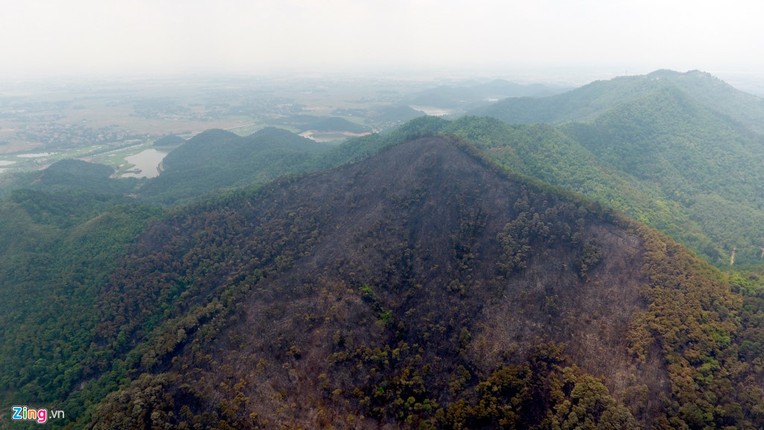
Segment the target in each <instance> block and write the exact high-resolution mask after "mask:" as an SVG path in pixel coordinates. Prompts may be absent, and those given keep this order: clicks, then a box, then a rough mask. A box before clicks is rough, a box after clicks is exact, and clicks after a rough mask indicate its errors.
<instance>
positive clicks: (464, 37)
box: [0, 0, 764, 77]
mask: <svg viewBox="0 0 764 430" xmlns="http://www.w3.org/2000/svg"><path fill="white" fill-rule="evenodd" d="M1 4H2V9H1V11H2V13H1V14H0V76H1V77H25V76H46V75H83V74H86V75H104V74H110V75H134V74H163V75H164V74H179V73H180V74H182V73H187V72H189V73H206V72H230V73H252V74H274V73H281V74H295V73H299V74H315V73H324V72H330V73H334V72H351V73H352V72H367V73H368V72H370V71H374V70H377V71H389V72H410V71H411V72H416V71H422V72H430V71H439V72H442V73H447V72H449V71H458V72H472V71H474V72H476V73H485V72H490V73H494V72H495V73H500V72H502V71H512V70H519V69H550V70H551V69H555V70H566V69H589V68H591V69H597V68H599V69H609V70H616V71H619V72H621V73H623V72H627V71H628V72H629V73H643V72H649V71H651V70H653V69H657V68H671V69H676V70H682V71H684V70H688V69H701V70H706V71H712V72H713V71H725V72H751V73H756V74H760V75H764V25H762V17H764V6H763V5H764V2H759V1H735V0H726V1H723V2H722V1H720V0H716V1H705V0H696V1H671V0H648V1H642V0H639V1H637V0H630V1H621V0H524V1H506V0H504V1H499V0H496V1H494V0H471V1H466V0H465V1H456V0H373V1H372V0H292V1H290V0H254V1H245V0H214V1H211V0H183V1H181V0H177V1H175V0H173V1H170V0H129V1H128V0H65V1H64V0H23V1H13V0H2V3H1Z"/></svg>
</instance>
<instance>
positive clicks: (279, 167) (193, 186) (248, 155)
mask: <svg viewBox="0 0 764 430" xmlns="http://www.w3.org/2000/svg"><path fill="white" fill-rule="evenodd" d="M328 148H329V147H327V146H326V145H322V144H319V143H316V142H314V141H312V140H310V139H306V138H304V137H300V136H298V135H296V134H294V133H291V132H289V131H286V130H282V129H278V128H272V127H269V128H265V129H262V130H260V131H258V132H256V133H254V134H252V135H250V136H247V137H239V136H237V135H235V134H233V133H231V132H228V131H224V130H208V131H205V132H203V133H200V134H198V135H196V136H194V137H193V138H191V139H189V140H188V141H187V142H186V143H184V144H183V145H181V146H179V147H178V148H176V149H174V150H173V151H171V152H170V153H169V154H167V157H165V159H164V160H163V162H162V174H161V175H159V176H158V177H156V178H153V179H152V180H151V181H149V182H148V183H147V184H146V185H145V186H143V187H142V189H141V190H140V194H141V196H143V197H145V198H147V199H149V200H153V201H161V202H165V203H173V202H177V201H182V200H189V199H192V198H194V197H198V196H200V195H203V194H205V193H208V192H212V191H219V190H221V189H226V188H235V187H241V186H246V185H252V184H262V183H265V182H268V181H270V180H272V179H275V178H277V177H279V176H282V175H287V174H289V173H295V172H298V171H299V170H301V169H303V168H304V167H302V165H303V164H304V163H305V162H307V161H308V160H309V159H310V157H311V156H312V155H315V154H318V153H320V152H322V151H325V150H327V149H328Z"/></svg>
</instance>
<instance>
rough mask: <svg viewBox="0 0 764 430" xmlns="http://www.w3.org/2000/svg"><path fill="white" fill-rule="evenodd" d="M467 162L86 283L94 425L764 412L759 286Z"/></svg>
mask: <svg viewBox="0 0 764 430" xmlns="http://www.w3.org/2000/svg"><path fill="white" fill-rule="evenodd" d="M474 154H475V153H474V150H471V149H469V148H464V147H461V146H459V145H457V144H455V143H453V142H451V141H448V140H446V139H443V138H426V139H423V140H417V141H412V142H408V143H405V144H401V145H396V146H394V147H392V148H391V149H388V150H385V151H383V152H381V153H380V154H379V155H377V156H374V157H372V158H370V159H367V160H366V161H362V162H360V163H357V164H352V165H349V166H347V167H343V168H341V169H336V170H332V171H329V172H326V173H316V174H312V175H309V176H307V177H304V178H300V179H292V180H283V181H279V182H277V183H275V184H272V185H269V186H267V187H265V188H262V189H260V190H259V191H256V192H250V193H240V194H236V195H232V196H230V197H228V198H225V199H222V200H220V201H217V202H211V203H209V204H205V205H197V206H193V207H190V208H188V209H186V210H184V211H182V212H180V213H177V214H176V215H174V216H172V217H170V218H168V219H166V220H164V221H161V222H159V223H155V224H154V225H153V226H152V227H151V228H150V229H148V230H147V231H146V232H145V233H144V234H143V235H142V237H141V238H140V239H139V240H138V241H137V243H136V245H135V246H134V247H133V248H132V250H131V252H130V254H129V255H128V256H126V257H125V258H124V259H123V260H122V261H121V263H120V265H119V267H118V268H117V269H116V270H115V272H114V274H113V275H112V277H111V278H110V280H109V281H108V282H107V283H105V285H104V286H103V288H101V289H100V290H99V294H98V303H99V304H98V306H97V308H98V309H99V312H100V315H101V316H100V318H99V320H100V323H99V324H98V326H97V327H96V330H95V333H94V337H93V351H92V354H93V355H94V356H95V357H100V358H99V359H98V360H97V361H94V362H92V364H91V366H92V367H90V368H88V370H86V371H85V373H86V374H90V375H99V374H100V375H107V374H109V369H111V373H110V375H111V376H108V378H111V379H116V380H123V381H125V382H127V381H126V380H125V379H124V378H127V380H129V381H130V382H128V383H126V384H124V385H121V387H120V388H119V389H118V390H117V391H115V392H114V393H112V394H110V395H109V396H107V397H106V398H105V399H104V401H103V402H101V404H100V405H99V406H98V407H97V408H96V409H95V411H94V414H93V416H92V418H91V419H92V421H93V423H95V428H115V427H136V426H138V427H142V426H145V425H151V426H164V425H168V424H169V425H172V426H182V425H187V426H190V427H193V426H201V427H205V426H207V427H208V426H217V427H222V428H229V427H230V428H256V427H266V428H274V427H280V426H286V427H300V426H301V427H305V428H321V427H328V426H333V427H335V428H379V427H381V426H384V425H392V426H393V427H398V426H401V427H417V428H422V427H424V428H428V427H435V428H482V427H488V428H499V427H506V426H516V427H523V428H527V427H533V426H540V427H541V428H554V427H555V426H561V425H563V424H564V425H568V426H575V425H587V423H588V424H590V425H601V426H604V427H606V428H638V427H661V426H664V427H665V426H675V427H682V426H685V425H686V426H689V427H690V428H702V427H703V426H712V427H723V426H737V427H740V428H746V427H749V428H752V427H755V426H761V425H762V424H764V421H763V420H764V414H762V412H764V411H762V410H760V405H761V404H762V403H761V402H762V401H764V397H762V394H763V393H762V390H761V388H760V386H759V385H757V381H761V378H762V373H761V372H762V370H761V367H760V366H761V363H760V360H761V357H759V356H756V355H755V351H756V350H757V348H761V347H762V345H761V340H762V339H760V338H758V337H756V336H755V335H751V333H752V332H750V331H749V329H750V328H751V327H748V326H744V325H743V321H746V318H748V319H750V318H754V317H756V315H758V313H756V312H758V310H760V307H761V303H760V301H758V302H757V301H756V300H760V299H755V298H747V299H745V300H747V301H746V302H745V303H747V304H748V306H749V308H746V307H745V305H744V298H743V297H742V296H740V295H738V294H736V293H733V292H732V291H731V290H730V285H729V283H728V281H726V280H725V278H724V277H722V275H721V274H719V273H718V272H716V271H715V270H713V269H712V268H710V267H709V266H708V265H707V264H705V263H703V262H702V261H700V260H698V259H697V258H695V257H692V256H691V255H689V254H688V253H687V252H685V251H683V250H682V248H681V247H680V246H678V245H676V244H675V243H674V242H672V241H671V240H670V239H667V238H665V237H663V236H661V235H659V234H657V233H656V232H654V231H652V230H649V229H647V228H644V227H641V226H639V225H637V224H633V223H631V222H629V221H626V220H624V219H621V218H620V217H618V216H617V215H615V214H613V213H611V212H608V211H605V210H603V209H600V208H598V207H595V206H592V205H589V204H584V203H581V202H579V201H577V200H575V199H572V198H570V197H564V196H561V195H560V194H558V193H556V192H553V191H551V190H548V189H545V188H543V187H539V186H536V185H531V184H529V183H527V182H525V181H524V180H522V179H520V178H518V177H515V176H512V175H508V174H506V173H504V172H503V171H502V170H500V169H499V168H497V167H496V166H494V165H493V164H491V162H489V161H485V160H484V159H482V158H481V157H480V156H477V155H474ZM391 170H395V172H396V174H394V175H391V174H390V172H391ZM755 306H758V308H757V307H755ZM735 315H739V316H743V319H742V320H741V319H740V318H738V317H736V316H735ZM759 323H760V322H759ZM756 324H758V323H756ZM747 336H749V337H747ZM104 372H106V373H104ZM104 378H107V377H106V376H102V377H101V379H100V381H103V380H104ZM94 381H96V380H94V379H90V382H89V384H93V385H91V387H96V386H97V385H96V384H95V382H94ZM191 381H193V382H191ZM89 389H91V388H89V387H87V386H86V387H85V389H84V393H85V394H87V393H88V390H89ZM93 389H94V388H93ZM184 423H185V424H184Z"/></svg>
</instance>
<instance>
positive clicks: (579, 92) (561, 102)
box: [471, 70, 764, 132]
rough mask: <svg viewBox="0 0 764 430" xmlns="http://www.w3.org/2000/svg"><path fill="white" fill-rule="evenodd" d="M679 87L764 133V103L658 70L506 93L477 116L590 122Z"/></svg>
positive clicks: (696, 74) (708, 80)
mask: <svg viewBox="0 0 764 430" xmlns="http://www.w3.org/2000/svg"><path fill="white" fill-rule="evenodd" d="M666 89H676V90H679V91H681V92H682V93H684V94H686V95H687V96H689V97H690V98H692V99H693V100H694V101H696V102H698V103H700V104H701V105H703V106H704V107H706V108H708V109H711V110H713V111H715V112H717V113H720V114H723V115H725V116H728V117H729V118H731V119H733V120H735V121H738V122H740V123H742V124H744V125H745V126H747V127H750V128H752V129H753V130H755V131H757V132H764V125H762V124H764V102H763V101H762V99H760V98H759V97H756V96H753V95H750V94H746V93H744V92H742V91H739V90H736V89H735V88H733V87H731V86H730V85H728V84H726V83H724V82H723V81H721V80H719V79H718V78H716V77H714V76H712V75H710V74H708V73H704V72H700V71H691V72H687V73H679V72H674V71H670V70H658V71H656V72H653V73H650V74H648V75H643V76H624V77H619V78H615V79H612V80H609V81H596V82H593V83H591V84H588V85H584V86H583V87H580V88H577V89H575V90H572V91H568V92H566V93H563V94H558V95H553V96H549V97H534V98H531V97H516V98H507V99H505V100H501V101H499V102H497V103H494V104H492V105H489V106H485V107H481V108H478V109H476V110H474V111H472V112H471V114H472V115H478V116H490V117H494V118H498V119H501V120H503V121H506V122H509V123H512V124H529V123H565V122H570V121H576V122H588V121H591V120H593V119H595V118H596V117H598V116H599V115H601V114H603V113H605V112H607V111H608V110H610V109H612V108H614V107H616V106H618V105H620V104H622V103H628V102H633V101H635V100H639V99H642V98H643V97H645V96H646V95H649V94H650V93H652V92H654V91H661V90H666Z"/></svg>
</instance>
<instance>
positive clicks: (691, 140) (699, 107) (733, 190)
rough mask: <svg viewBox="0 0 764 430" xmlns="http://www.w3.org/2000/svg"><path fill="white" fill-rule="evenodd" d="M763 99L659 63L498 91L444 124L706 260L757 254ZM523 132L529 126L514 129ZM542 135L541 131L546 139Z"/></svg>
mask: <svg viewBox="0 0 764 430" xmlns="http://www.w3.org/2000/svg"><path fill="white" fill-rule="evenodd" d="M762 106H764V102H763V101H762V100H761V99H759V98H757V97H754V96H751V95H747V94H745V93H741V92H739V91H737V90H734V89H733V88H732V87H730V86H728V85H726V84H724V83H723V82H721V81H719V80H718V79H716V78H714V77H712V76H710V75H707V74H705V73H701V72H689V73H686V74H679V73H676V72H669V71H659V72H655V73H652V74H650V75H646V76H637V77H624V78H617V79H614V80H612V81H606V82H595V83H593V84H590V85H587V86H585V87H582V88H580V89H577V90H574V91H571V92H569V93H565V94H562V95H558V96H552V97H547V98H539V99H508V100H505V101H503V102H499V103H497V104H496V105H494V106H493V107H491V108H487V109H486V110H484V111H482V112H483V113H485V114H487V115H491V116H495V117H497V118H501V119H503V120H505V121H507V122H510V123H530V122H539V123H544V122H548V123H553V124H562V125H555V126H554V127H546V128H545V127H543V126H530V127H527V128H524V127H516V126H504V125H500V124H496V123H491V122H490V121H488V120H483V119H476V118H466V119H463V120H460V121H457V122H455V123H454V124H453V125H452V126H450V127H447V128H446V129H444V130H443V131H444V132H453V133H456V134H459V135H461V136H463V137H465V138H467V139H471V140H475V141H477V142H480V143H481V145H482V147H484V148H485V149H486V150H488V154H489V155H491V156H492V157H494V158H496V159H497V160H500V161H501V162H502V163H505V164H506V165H508V166H510V167H511V168H513V169H516V170H518V171H521V172H523V173H525V174H527V175H529V176H533V177H537V178H539V179H541V180H543V181H546V182H550V183H553V184H556V185H559V186H562V187H564V188H568V189H571V190H574V191H576V192H580V193H582V194H584V195H586V196H589V197H592V198H594V199H596V200H598V201H600V202H602V203H603V204H605V205H607V206H610V207H614V208H617V209H619V210H623V211H625V212H626V213H628V214H629V215H631V216H632V217H635V218H636V219H638V220H640V221H643V222H646V223H648V224H650V225H652V226H654V227H657V228H659V229H661V230H663V231H665V232H667V233H668V234H671V235H672V236H673V237H675V238H677V239H678V240H680V241H682V242H683V243H685V244H687V245H689V246H691V247H692V248H693V249H695V250H696V251H697V252H699V253H702V254H704V255H705V256H706V257H708V258H709V259H710V260H711V261H713V262H714V263H716V264H723V263H728V262H729V259H730V257H731V255H732V254H733V253H735V255H736V262H737V263H738V264H740V263H743V264H746V263H747V264H758V263H761V262H762V260H761V258H762V251H761V249H762V247H764V233H762V231H761V229H760V227H759V226H761V225H764V224H762V223H764V170H763V169H762V168H761V166H762V165H764V135H763V134H760V133H759V131H760V130H762V129H761V124H764V109H762ZM522 135H526V136H527V137H523V136H522ZM547 139H549V140H547Z"/></svg>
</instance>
